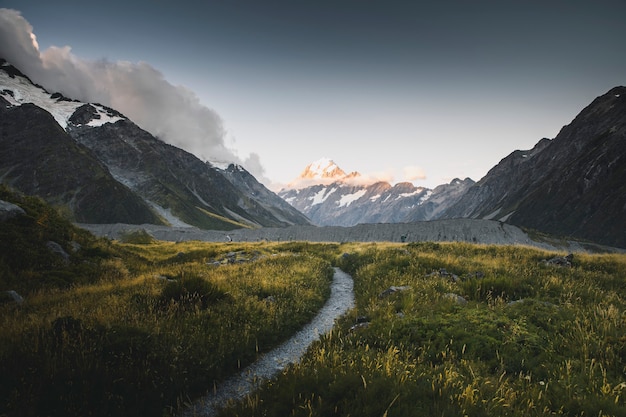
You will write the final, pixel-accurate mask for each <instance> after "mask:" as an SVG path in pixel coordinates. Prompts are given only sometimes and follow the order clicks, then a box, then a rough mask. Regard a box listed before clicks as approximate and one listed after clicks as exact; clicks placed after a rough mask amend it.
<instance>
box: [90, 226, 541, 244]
mask: <svg viewBox="0 0 626 417" xmlns="http://www.w3.org/2000/svg"><path fill="white" fill-rule="evenodd" d="M79 226H81V227H83V228H85V229H87V230H89V231H91V232H92V233H94V234H95V235H97V236H106V237H109V238H112V239H119V238H120V236H122V234H123V233H125V232H128V231H133V230H145V231H147V232H148V233H150V234H151V235H152V236H154V237H155V238H156V239H159V240H166V241H173V242H177V241H184V240H201V241H209V242H229V241H235V242H240V241H245V242H254V241H260V240H269V241H291V240H302V241H309V242H383V241H388V242H401V241H402V240H403V237H404V240H405V241H406V242H424V241H430V242H457V241H458V242H474V243H484V244H498V245H532V246H542V245H541V244H540V243H538V242H535V241H533V240H532V239H531V238H530V237H529V236H528V235H527V234H526V233H524V232H523V231H522V230H521V229H520V228H518V227H516V226H513V225H510V224H506V223H501V222H497V221H494V220H483V219H452V220H433V221H428V222H416V223H377V224H359V225H356V226H352V227H340V226H325V227H317V226H291V227H285V228H269V227H265V228H259V229H237V230H230V231H217V230H200V229H197V228H194V227H167V226H155V225H149V224H146V225H128V224H81V225H79ZM546 246H547V245H545V246H542V247H546ZM546 249H549V248H547V247H546Z"/></svg>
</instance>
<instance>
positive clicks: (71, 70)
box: [0, 9, 263, 175]
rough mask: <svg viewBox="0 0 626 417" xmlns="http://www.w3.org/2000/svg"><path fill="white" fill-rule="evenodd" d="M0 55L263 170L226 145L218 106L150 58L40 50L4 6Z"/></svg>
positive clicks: (198, 150)
mask: <svg viewBox="0 0 626 417" xmlns="http://www.w3.org/2000/svg"><path fill="white" fill-rule="evenodd" d="M0 57H2V58H4V59H6V60H7V61H9V62H10V63H11V64H13V65H14V66H16V67H17V68H19V69H20V71H22V72H23V73H24V74H26V75H27V76H28V77H30V78H31V79H32V80H33V81H34V82H35V83H38V84H40V85H42V86H44V87H45V88H46V89H47V90H48V91H50V92H60V93H62V94H63V95H65V96H67V97H70V98H75V99H78V100H81V101H85V102H97V103H101V104H104V105H106V106H109V107H112V108H114V109H116V110H118V111H120V112H122V113H123V114H124V115H126V116H127V117H129V118H130V119H131V120H132V121H133V122H135V123H137V125H139V126H140V127H141V128H143V129H145V130H147V131H148V132H150V133H152V134H153V135H154V136H157V137H158V138H159V139H161V140H163V141H164V142H167V143H169V144H172V145H174V146H177V147H180V148H183V149H185V150H187V151H188V152H191V153H193V154H195V155H196V156H197V157H199V158H201V159H203V160H217V161H230V162H236V163H239V164H242V165H243V166H244V167H246V169H248V170H249V171H250V172H252V173H253V175H254V173H259V172H260V173H263V168H262V166H261V164H260V160H259V157H258V155H256V154H255V155H250V157H248V159H247V160H246V161H245V162H242V161H240V158H239V157H238V156H237V153H236V151H234V150H232V149H230V148H228V147H227V146H226V145H225V143H224V137H225V130H224V127H223V124H222V119H221V118H220V116H219V115H218V114H217V113H216V112H215V111H214V110H212V109H209V108H208V107H206V106H204V105H203V104H202V103H200V100H199V98H198V97H197V96H196V95H195V94H194V93H193V92H192V91H190V90H189V89H187V88H185V87H183V86H174V85H172V84H170V83H169V82H168V81H167V80H165V78H164V77H163V74H161V73H160V72H159V71H158V70H156V69H155V68H153V67H152V66H150V65H149V64H147V63H145V62H139V63H131V62H125V61H119V62H110V61H107V60H98V61H90V60H85V59H81V58H79V57H77V56H76V55H74V54H72V51H71V48H70V47H69V46H64V47H56V46H53V47H50V48H48V49H46V50H45V51H40V50H39V46H38V44H37V38H36V36H35V34H34V33H33V27H32V26H31V25H30V23H28V21H26V19H24V17H22V15H21V13H20V12H19V11H16V10H11V9H0ZM248 162H249V163H250V167H248V166H246V165H247V163H248Z"/></svg>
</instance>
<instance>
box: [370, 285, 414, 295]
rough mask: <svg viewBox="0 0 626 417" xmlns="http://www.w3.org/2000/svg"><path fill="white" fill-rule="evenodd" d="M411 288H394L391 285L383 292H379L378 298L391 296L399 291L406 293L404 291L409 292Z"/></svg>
mask: <svg viewBox="0 0 626 417" xmlns="http://www.w3.org/2000/svg"><path fill="white" fill-rule="evenodd" d="M410 289H411V287H410V286H408V285H402V286H399V287H396V286H395V285H392V286H391V287H389V288H387V289H386V290H385V291H383V292H381V293H380V294H378V298H385V297H388V296H390V295H391V294H395V293H397V292H401V291H406V290H410Z"/></svg>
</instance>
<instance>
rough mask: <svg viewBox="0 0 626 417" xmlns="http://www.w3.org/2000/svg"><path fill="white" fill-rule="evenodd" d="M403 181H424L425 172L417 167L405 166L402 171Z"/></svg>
mask: <svg viewBox="0 0 626 417" xmlns="http://www.w3.org/2000/svg"><path fill="white" fill-rule="evenodd" d="M402 172H403V174H404V180H405V181H416V180H425V179H426V172H424V170H423V169H422V168H420V167H418V166H406V167H404V168H403V169H402Z"/></svg>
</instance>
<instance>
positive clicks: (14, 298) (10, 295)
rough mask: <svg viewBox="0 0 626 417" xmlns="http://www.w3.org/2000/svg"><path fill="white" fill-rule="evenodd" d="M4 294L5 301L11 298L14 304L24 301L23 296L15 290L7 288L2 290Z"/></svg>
mask: <svg viewBox="0 0 626 417" xmlns="http://www.w3.org/2000/svg"><path fill="white" fill-rule="evenodd" d="M4 293H5V294H6V299H7V301H9V300H12V301H13V302H14V303H15V304H17V305H21V304H23V303H24V297H22V296H21V295H19V294H18V293H17V291H13V290H9V291H5V292H4Z"/></svg>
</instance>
